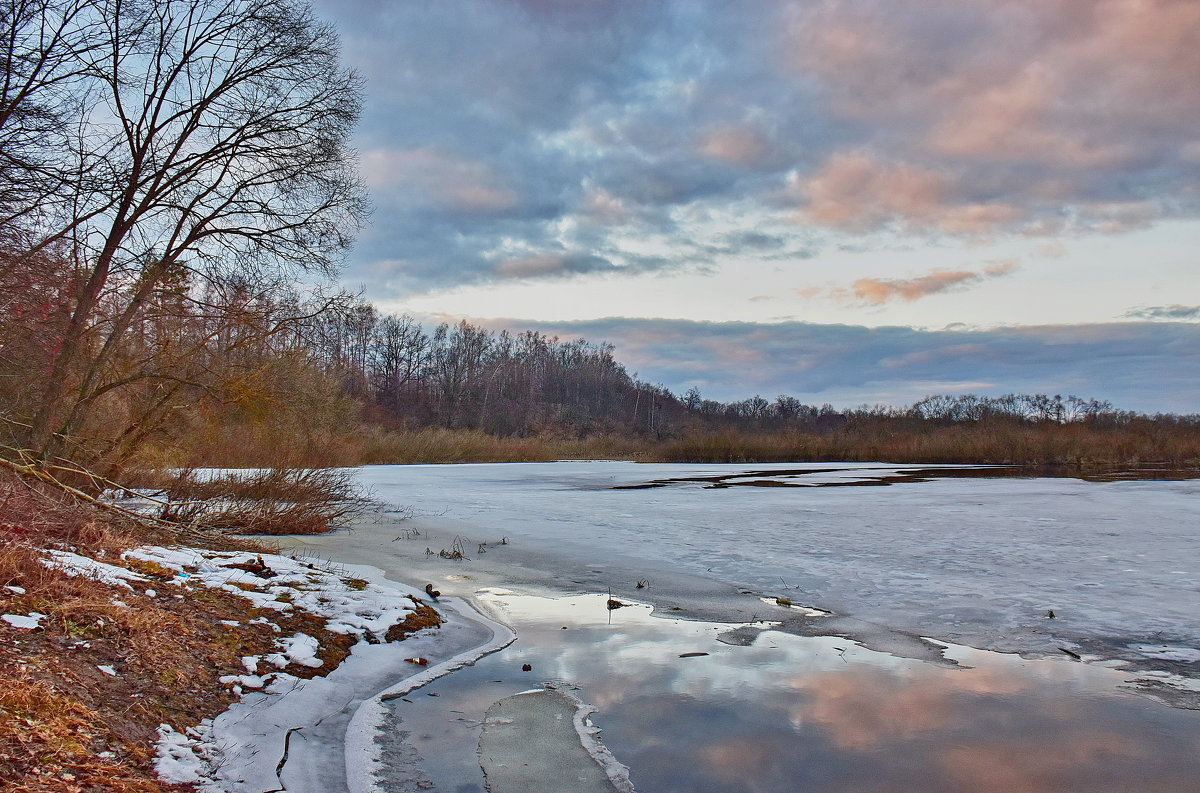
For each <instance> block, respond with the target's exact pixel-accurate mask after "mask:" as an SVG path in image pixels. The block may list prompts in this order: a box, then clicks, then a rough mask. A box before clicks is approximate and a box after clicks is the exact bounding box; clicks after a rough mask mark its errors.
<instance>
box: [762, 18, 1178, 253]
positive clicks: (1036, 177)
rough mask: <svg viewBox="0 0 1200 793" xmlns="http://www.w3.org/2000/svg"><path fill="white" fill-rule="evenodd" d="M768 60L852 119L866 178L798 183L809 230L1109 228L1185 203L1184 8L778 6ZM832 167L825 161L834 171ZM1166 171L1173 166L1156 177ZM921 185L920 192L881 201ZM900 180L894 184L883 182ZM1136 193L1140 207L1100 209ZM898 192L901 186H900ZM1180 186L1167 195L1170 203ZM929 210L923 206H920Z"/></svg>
mask: <svg viewBox="0 0 1200 793" xmlns="http://www.w3.org/2000/svg"><path fill="white" fill-rule="evenodd" d="M786 8H787V9H788V10H787V11H786V12H785V13H787V14H788V15H789V19H788V23H787V24H786V26H785V27H786V30H787V31H788V32H787V35H786V36H785V37H784V38H783V49H782V50H781V51H780V52H781V60H782V61H783V62H784V63H785V64H786V69H787V70H789V71H790V72H791V73H792V74H793V75H797V74H798V75H800V76H802V77H804V78H806V79H811V80H815V81H816V82H817V84H818V85H819V86H820V89H821V93H820V97H821V101H822V102H823V103H824V104H825V106H826V107H827V108H828V109H829V110H830V111H832V112H833V113H834V114H835V115H838V116H841V117H843V118H847V119H851V120H854V121H855V122H857V123H860V124H865V126H864V127H863V128H864V129H865V130H867V134H868V135H869V138H868V140H869V141H870V145H871V149H872V151H873V154H872V158H873V159H874V160H875V161H876V162H877V163H878V165H877V166H876V167H875V169H874V173H875V176H874V177H872V178H867V179H864V181H863V184H864V185H865V187H861V188H860V189H859V190H857V191H849V190H847V189H846V188H845V186H844V185H842V186H840V189H837V188H839V185H837V184H836V180H833V181H834V184H833V186H834V188H835V189H832V190H830V189H825V188H826V183H828V182H831V177H832V176H834V175H836V174H837V173H838V170H839V168H840V169H842V171H844V169H845V167H846V163H845V162H844V158H846V157H848V156H854V155H853V153H849V154H848V153H846V152H842V153H836V154H834V155H832V156H831V157H830V158H829V159H828V160H827V161H826V163H825V164H823V165H821V166H818V167H817V169H816V170H815V171H813V172H810V173H807V174H805V175H804V178H803V180H802V181H811V182H813V184H811V185H807V187H808V189H807V190H806V193H807V194H808V196H809V198H810V200H811V204H810V207H809V213H808V214H809V216H810V217H809V219H810V220H811V221H813V222H820V223H824V224H827V225H835V226H840V227H844V228H851V229H855V228H862V227H873V226H876V225H878V224H880V223H886V222H888V221H889V220H892V219H897V218H899V219H902V220H907V221H909V222H908V223H906V224H905V228H908V229H910V230H933V231H944V232H949V233H955V234H978V233H986V232H988V231H994V230H1000V229H1010V230H1011V229H1015V230H1020V231H1025V232H1031V233H1042V232H1044V231H1055V230H1057V229H1058V228H1061V227H1064V226H1075V227H1081V228H1089V229H1093V230H1099V231H1122V230H1125V229H1128V228H1132V227H1136V226H1137V225H1139V224H1144V223H1146V222H1149V221H1152V220H1153V219H1156V218H1158V217H1162V216H1164V215H1169V214H1171V213H1172V212H1178V211H1179V206H1180V204H1179V203H1178V201H1177V200H1176V199H1179V198H1181V197H1182V198H1187V197H1188V196H1191V198H1190V199H1188V200H1194V182H1192V183H1188V182H1186V178H1187V172H1188V171H1187V166H1188V164H1189V163H1192V164H1194V163H1195V162H1196V161H1197V160H1198V158H1200V155H1198V154H1197V151H1200V149H1198V148H1197V147H1198V146H1200V142H1198V141H1197V139H1196V137H1195V133H1194V130H1195V129H1197V128H1200V91H1197V90H1196V86H1197V85H1200V47H1198V46H1197V45H1196V42H1197V41H1200V3H1197V2H1195V1H1194V0H956V1H955V2H950V1H949V0H886V2H885V1H884V0H863V1H862V2H855V3H841V2H836V0H824V1H823V2H822V1H820V0H818V2H813V3H804V4H794V5H788V6H787V7H786ZM839 158H841V159H839ZM1174 163H1177V164H1178V165H1179V167H1177V168H1174V169H1170V168H1165V167H1164V166H1169V165H1171V164H1174ZM913 172H919V173H927V174H934V175H936V176H930V177H927V178H928V179H929V180H930V184H933V181H932V180H934V179H935V178H936V180H937V184H938V185H939V186H938V190H937V192H936V196H933V195H931V193H930V191H928V190H926V191H921V192H919V193H918V194H917V195H916V196H915V197H916V198H919V199H921V200H918V201H915V202H914V201H913V200H912V199H913V198H914V196H913V195H911V194H905V193H904V192H903V191H901V192H900V193H899V194H898V195H894V197H893V198H891V199H890V201H891V202H892V204H893V205H892V206H889V205H888V200H885V199H883V198H881V197H880V195H879V194H880V193H881V192H882V189H883V187H884V186H885V185H887V184H888V182H889V180H900V176H901V175H902V174H911V173H913ZM900 181H902V180H900ZM1131 184H1141V189H1140V191H1139V193H1138V194H1140V195H1148V196H1149V200H1148V201H1147V202H1146V203H1147V205H1148V206H1147V207H1146V208H1144V209H1139V210H1137V211H1134V212H1127V211H1114V210H1113V209H1112V208H1111V207H1109V206H1107V205H1106V202H1108V201H1111V200H1112V198H1111V196H1113V195H1121V194H1125V195H1130V194H1133V193H1132V191H1130V190H1129V188H1128V186H1129V185H1131ZM900 186H901V187H903V184H901V185H900ZM1180 191H1182V193H1181V192H1180ZM934 198H936V200H937V201H938V203H939V204H940V206H938V207H934V206H931V205H930V201H932V200H933V199H934Z"/></svg>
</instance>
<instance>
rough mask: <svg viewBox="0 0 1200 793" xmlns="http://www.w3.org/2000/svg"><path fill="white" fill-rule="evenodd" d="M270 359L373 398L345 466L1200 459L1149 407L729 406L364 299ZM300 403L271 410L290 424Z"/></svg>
mask: <svg viewBox="0 0 1200 793" xmlns="http://www.w3.org/2000/svg"><path fill="white" fill-rule="evenodd" d="M258 354H259V355H260V356H261V360H262V365H261V370H266V369H269V367H270V365H271V361H273V360H276V359H279V358H280V357H281V356H284V355H291V354H301V355H303V356H305V359H306V360H307V361H308V365H309V366H310V367H311V368H312V370H310V372H309V374H308V376H307V377H306V378H305V382H308V383H313V382H316V381H319V380H321V378H325V380H324V381H325V382H326V391H327V393H332V392H333V391H336V393H337V394H338V395H340V399H342V400H345V401H349V402H351V403H353V404H354V405H357V406H358V410H359V414H358V415H359V416H360V417H361V424H360V426H359V429H358V430H355V431H347V430H346V428H345V427H343V429H342V430H341V431H340V434H336V433H335V435H336V437H326V438H325V439H324V440H323V442H322V443H323V446H322V448H323V450H324V452H323V453H324V454H325V455H326V458H327V459H337V460H338V461H341V462H364V461H370V462H413V461H422V460H427V461H455V460H503V459H512V460H536V459H553V458H555V457H563V456H572V457H574V456H623V457H628V456H632V457H637V458H639V459H660V460H678V461H696V462H701V461H709V462H727V461H751V460H830V459H844V460H871V459H878V460H895V461H925V462H992V463H1029V464H1053V465H1075V466H1080V465H1089V464H1107V463H1133V462H1146V461H1155V462H1167V463H1172V464H1187V463H1189V462H1192V461H1196V460H1197V459H1200V416H1196V415H1190V416H1179V415H1170V414H1165V415H1155V416H1147V415H1144V414H1140V413H1136V412H1133V411H1127V410H1118V409H1115V408H1114V407H1113V406H1112V405H1111V403H1109V402H1107V401H1101V400H1096V399H1084V398H1080V397H1077V396H1074V395H1068V396H1066V397H1063V396H1061V395H1045V394H1032V395H1030V394H1008V395H1004V396H1000V397H988V396H977V395H971V394H967V395H935V396H930V397H926V398H925V399H922V400H921V401H919V402H917V403H915V404H913V405H911V406H905V407H897V406H882V405H877V406H862V407H859V408H854V409H842V410H839V409H836V408H834V407H833V406H831V405H829V404H825V405H809V404H804V403H802V402H800V401H799V400H798V399H796V398H794V397H791V396H787V395H781V396H778V397H776V398H775V399H773V400H767V399H765V398H763V397H761V396H754V397H751V398H748V399H745V400H741V401H734V402H728V403H724V402H719V401H715V400H710V399H705V398H704V397H703V396H702V394H701V393H700V392H699V391H698V390H697V389H695V388H692V389H689V390H688V391H687V392H685V393H684V394H682V395H676V394H674V393H672V392H671V391H670V390H669V389H667V388H665V387H663V386H662V385H656V384H650V383H646V382H643V381H641V380H639V379H638V378H637V377H636V376H634V375H631V374H630V373H629V372H628V371H627V370H626V368H625V367H624V366H623V365H622V364H621V363H620V362H619V361H617V360H616V359H615V357H614V351H613V348H612V347H611V346H610V345H607V344H603V343H600V344H596V343H591V342H589V341H587V340H585V339H571V340H565V341H564V340H561V339H558V338H554V337H548V336H546V335H544V334H540V333H536V332H533V331H526V332H522V333H518V334H513V333H510V332H508V331H504V330H502V331H490V330H488V329H486V328H482V327H479V326H476V325H473V324H471V323H469V322H465V321H462V322H459V323H457V324H453V325H452V324H441V325H438V326H436V327H433V328H425V327H422V326H421V325H420V324H419V323H418V322H417V321H415V320H414V319H413V318H411V317H408V316H403V315H401V316H397V315H388V314H382V313H380V312H379V311H377V310H376V309H375V308H374V307H373V306H371V305H370V304H369V303H366V302H363V301H361V300H360V301H351V302H348V303H345V304H342V305H339V306H338V307H336V308H333V309H330V310H326V311H322V312H319V313H313V314H312V315H311V316H309V317H307V318H305V319H303V320H300V321H297V322H295V323H293V324H291V325H290V326H289V327H288V328H287V330H286V331H285V332H282V333H280V334H279V335H278V336H277V337H273V338H272V339H270V340H269V341H265V342H264V345H262V346H261V347H260V348H259V353H258ZM313 370H315V371H313ZM318 373H319V374H318ZM247 404H250V403H243V404H242V408H243V409H242V410H241V412H240V418H239V419H238V420H237V421H235V422H234V423H233V424H229V423H228V419H229V418H231V414H229V413H225V414H224V420H225V421H226V424H225V425H224V426H225V430H224V432H225V435H224V436H223V437H224V438H225V439H226V440H225V442H223V443H221V444H218V445H216V446H210V447H209V448H208V449H207V451H206V452H205V455H204V461H205V462H210V463H214V462H219V461H220V460H222V459H228V458H229V456H230V455H231V454H232V453H233V449H234V448H235V447H236V446H237V445H238V443H241V444H242V445H244V443H245V438H247V437H253V435H254V432H255V430H254V427H253V426H249V425H247V423H246V420H247V419H248V418H252V416H250V415H247V414H246V412H245V410H244V407H245V406H246V405H247ZM275 404H276V405H278V402H276V403H275ZM259 412H260V413H264V411H259ZM286 412H287V411H286V410H285V409H282V408H279V409H276V410H274V411H265V413H266V414H269V415H272V416H274V420H276V421H278V420H279V417H280V416H282V415H284V414H286ZM306 414H308V415H311V414H312V408H311V407H309V408H307V409H306ZM251 424H253V422H251ZM259 426H261V421H260V424H259ZM309 426H310V429H311V428H313V427H317V426H320V422H310V424H309ZM231 427H232V428H234V429H232V430H231V429H230V428H231ZM221 433H222V430H221V429H220V428H217V429H215V431H214V430H210V431H209V432H208V433H207V434H208V436H209V437H217V436H221ZM271 445H273V446H274V447H275V448H280V446H281V445H286V444H284V443H282V442H281V441H278V440H276V441H275V442H273V443H272V444H271Z"/></svg>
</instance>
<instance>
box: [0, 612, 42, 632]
mask: <svg viewBox="0 0 1200 793" xmlns="http://www.w3.org/2000/svg"><path fill="white" fill-rule="evenodd" d="M45 618H46V615H45V614H41V613H39V612H36V611H31V612H29V614H27V615H25V614H4V615H0V620H4V621H5V622H7V623H8V624H9V625H11V626H13V627H14V628H23V629H24V630H33V629H34V628H40V627H41V626H42V620H43V619H45Z"/></svg>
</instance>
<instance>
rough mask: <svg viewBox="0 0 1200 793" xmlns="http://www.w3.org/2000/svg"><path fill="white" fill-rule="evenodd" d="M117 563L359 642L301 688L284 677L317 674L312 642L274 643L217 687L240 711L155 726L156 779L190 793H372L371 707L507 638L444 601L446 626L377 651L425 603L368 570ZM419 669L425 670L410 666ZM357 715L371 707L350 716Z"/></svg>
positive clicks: (217, 558) (298, 564)
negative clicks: (158, 572)
mask: <svg viewBox="0 0 1200 793" xmlns="http://www.w3.org/2000/svg"><path fill="white" fill-rule="evenodd" d="M126 555H127V557H128V558H131V559H136V560H141V561H142V562H147V563H152V564H156V565H161V566H162V567H163V568H166V569H169V570H172V571H174V572H175V579H173V580H174V581H176V582H178V581H186V582H189V584H191V585H201V586H211V587H217V588H221V589H225V590H227V591H231V592H234V591H235V592H237V593H238V594H240V595H242V596H244V597H247V598H249V599H251V600H252V601H253V602H254V604H255V605H256V606H257V607H259V608H261V609H265V610H274V611H279V612H284V611H290V610H293V609H301V610H305V611H309V612H311V613H313V614H317V615H319V616H322V617H325V618H326V619H327V620H328V623H327V624H328V628H329V629H330V630H332V631H334V632H341V633H346V634H351V635H354V636H356V637H358V638H360V639H362V641H360V642H359V643H358V644H356V645H354V647H353V648H352V650H351V654H350V656H349V657H348V658H347V659H346V660H345V661H344V662H343V663H342V664H341V665H340V666H338V667H337V668H336V669H334V670H332V672H330V673H329V674H328V675H327V676H325V677H313V678H310V679H303V678H299V677H296V676H294V675H291V674H288V673H287V672H285V671H282V669H283V668H284V667H286V666H288V665H289V664H291V663H296V664H300V665H301V666H306V667H319V666H321V664H322V662H321V659H319V658H317V657H316V653H315V650H316V640H315V639H313V638H312V637H309V636H306V635H305V634H296V635H293V636H284V635H281V636H280V638H279V649H278V652H277V653H275V654H272V655H267V656H265V657H247V658H244V659H243V662H244V664H245V666H246V672H247V674H245V675H238V676H230V677H228V678H227V679H223V682H225V683H226V684H228V685H231V686H233V687H234V689H235V691H236V692H238V693H239V694H241V701H240V702H239V703H237V704H235V705H234V706H233V707H231V708H230V709H229V710H227V711H225V712H224V713H222V714H220V715H219V716H217V717H216V718H214V719H210V720H205V722H204V723H202V724H200V725H195V726H194V727H192V728H190V729H188V730H186V731H185V732H183V733H180V732H178V731H175V730H173V729H171V728H169V727H166V726H165V725H164V728H163V729H162V730H160V736H161V738H160V742H159V759H158V762H157V769H158V771H159V774H160V776H161V777H162V778H163V779H164V780H167V781H171V782H194V783H197V784H199V785H200V786H201V789H202V790H205V791H225V792H227V793H241V792H242V791H245V792H246V793H249V792H250V791H253V792H254V793H261V791H263V790H273V789H286V790H288V791H290V792H292V793H304V792H305V791H312V793H333V792H334V791H343V790H345V791H360V790H367V789H370V778H369V774H364V772H363V771H364V768H365V767H366V766H364V765H363V764H362V763H361V762H360V761H361V760H362V759H364V758H366V759H369V758H370V756H371V753H372V751H373V749H372V747H373V736H374V730H375V729H376V722H375V721H374V720H373V715H374V714H376V713H377V712H378V696H379V695H381V694H384V693H387V692H388V691H396V690H405V691H407V690H410V689H411V688H415V687H417V686H419V685H422V684H424V683H425V682H428V681H430V680H433V679H435V678H436V677H438V676H440V675H442V674H446V673H447V672H449V671H452V670H453V669H456V668H459V667H461V666H462V665H463V664H467V663H471V662H472V661H474V660H475V659H476V658H478V657H480V655H482V654H484V653H486V652H490V651H493V650H495V649H497V648H499V647H501V646H504V645H505V644H507V643H508V642H510V641H512V638H513V637H512V634H511V633H510V632H508V631H507V629H505V628H503V627H502V626H500V625H498V624H496V623H493V622H492V621H490V620H487V619H486V618H483V617H480V616H478V615H475V614H474V612H473V611H471V609H470V608H469V607H467V606H465V605H464V604H463V603H461V602H459V601H457V600H455V599H449V600H443V601H441V602H439V603H438V604H437V606H438V608H439V611H440V612H441V615H442V617H443V619H444V620H445V621H444V622H443V624H442V625H441V626H440V627H439V628H438V629H436V630H430V631H422V632H420V633H417V634H415V635H412V636H410V637H408V638H407V639H405V640H404V641H402V642H386V641H383V637H384V634H386V633H387V631H388V629H389V628H390V627H391V626H393V625H395V624H397V622H400V621H402V620H403V618H404V616H405V615H407V614H409V613H411V612H412V611H413V609H414V605H415V604H416V603H418V602H420V601H421V600H422V599H425V598H426V595H425V593H424V592H422V591H420V590H418V589H415V588H411V587H408V586H406V585H403V584H398V583H395V582H393V581H389V580H387V579H386V578H385V577H384V576H383V575H382V573H381V572H380V571H379V570H377V569H375V568H371V567H368V566H348V567H342V566H335V565H331V564H329V563H327V562H321V561H319V560H308V559H304V558H298V559H293V558H289V557H286V556H280V555H273V554H263V555H261V556H257V557H255V556H253V555H251V558H252V559H253V561H252V562H251V563H250V564H251V566H257V565H261V566H262V567H263V568H265V569H267V570H269V571H271V573H272V575H270V576H269V577H266V578H260V577H259V576H258V575H256V574H254V573H253V572H246V571H241V570H238V569H232V570H231V569H230V568H228V567H226V566H225V565H227V564H230V563H235V564H236V563H237V561H235V560H239V559H245V558H246V557H247V554H245V553H240V554H239V553H222V552H213V551H201V550H197V549H192V548H161V547H145V548H139V549H136V550H134V551H130V552H129V553H128V554H126ZM268 619H269V618H268ZM417 657H420V658H422V659H427V661H428V663H429V664H431V665H430V666H428V667H423V666H419V665H417V664H414V663H413V662H412V660H410V659H414V658H417ZM272 668H274V670H273V671H268V670H272ZM398 681H402V682H398ZM364 703H370V707H367V708H364V709H362V710H361V712H360V708H361V706H363V704H364ZM347 758H349V759H350V762H347ZM348 774H349V775H350V776H351V777H352V779H350V781H349V782H348V778H347V777H348Z"/></svg>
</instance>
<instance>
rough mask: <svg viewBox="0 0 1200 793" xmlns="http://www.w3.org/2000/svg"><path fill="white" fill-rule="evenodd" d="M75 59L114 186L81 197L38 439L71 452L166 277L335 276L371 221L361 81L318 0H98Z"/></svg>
mask: <svg viewBox="0 0 1200 793" xmlns="http://www.w3.org/2000/svg"><path fill="white" fill-rule="evenodd" d="M81 13H84V14H86V15H87V20H88V21H87V26H88V30H89V32H90V34H91V35H93V36H99V43H98V44H97V43H96V42H95V41H92V42H91V43H90V44H89V46H88V47H87V48H84V49H81V50H80V51H78V52H77V53H76V57H77V59H78V61H79V62H80V63H81V64H82V67H81V68H80V69H79V70H77V71H78V73H80V74H83V75H86V78H85V79H84V84H83V85H81V86H78V87H77V88H76V91H75V94H74V95H75V97H76V98H77V99H78V100H79V113H78V115H77V120H78V123H79V125H80V126H81V128H82V130H83V132H82V133H81V136H80V138H81V139H82V140H87V141H90V142H91V144H90V145H91V148H92V150H93V151H103V152H106V155H105V158H104V162H105V165H106V167H107V169H108V173H107V174H105V175H104V177H105V178H103V180H101V182H100V187H104V186H107V192H102V193H101V194H100V195H99V196H95V195H92V194H88V195H85V196H83V197H81V198H80V204H81V205H86V206H88V207H90V209H88V210H87V211H86V212H84V213H83V214H82V215H80V216H78V217H76V218H74V221H73V222H74V225H73V226H72V227H71V232H70V240H71V244H72V247H71V256H72V259H73V264H74V266H75V268H76V269H77V271H78V275H77V281H76V282H77V283H78V284H79V286H78V288H77V289H76V290H75V291H74V293H73V294H72V301H73V310H72V311H71V314H70V317H69V321H68V322H67V324H66V328H65V330H64V331H63V333H62V336H61V339H60V340H58V343H57V353H56V354H55V356H54V358H53V360H52V362H51V363H50V366H49V371H48V376H47V378H46V382H45V385H44V388H43V390H42V394H41V398H40V402H39V408H38V410H37V411H36V413H35V414H34V415H33V417H32V421H31V428H30V430H29V433H28V438H27V444H28V446H29V447H30V448H32V449H34V450H35V451H36V452H37V453H38V454H39V455H40V456H42V457H48V456H52V455H54V454H57V453H58V452H59V451H60V450H61V449H62V446H63V443H64V441H65V440H66V439H67V438H69V437H71V436H72V435H73V434H74V433H75V432H76V431H77V430H78V429H79V428H80V427H81V426H82V424H83V423H84V422H85V420H86V419H87V417H88V416H89V414H90V413H91V411H92V410H93V409H94V407H95V403H96V399H97V397H98V396H99V395H100V394H103V393H105V392H107V391H108V390H110V389H111V387H112V384H113V382H114V379H113V378H114V376H116V373H114V371H113V364H114V362H115V361H116V360H117V359H118V358H119V357H120V351H121V347H122V345H123V344H124V343H125V342H126V340H127V337H128V335H129V333H130V331H131V329H132V328H133V327H134V326H135V325H136V324H137V322H138V320H139V317H140V316H141V315H142V314H143V313H144V312H145V311H146V310H147V308H148V306H149V305H150V303H151V301H152V299H153V298H154V296H155V295H156V293H157V292H158V291H159V290H160V289H161V288H162V287H163V285H164V284H167V283H169V282H171V281H172V280H173V279H177V278H179V277H180V274H181V273H185V274H186V280H187V281H188V282H189V283H190V284H192V285H193V286H194V287H196V288H199V287H201V286H202V285H203V284H204V283H205V282H212V281H219V280H222V279H224V278H226V277H228V276H230V275H231V274H238V273H241V274H245V275H246V276H247V277H250V278H251V279H252V280H253V279H256V278H260V277H261V276H262V274H264V273H286V274H298V273H301V272H313V273H316V274H319V275H325V276H327V275H331V274H332V273H333V272H334V271H335V269H336V266H337V264H338V261H339V255H340V253H341V251H342V250H344V248H345V247H346V246H347V245H348V244H349V242H350V240H351V234H352V233H353V232H354V231H355V230H356V229H357V227H358V225H359V224H360V223H361V221H362V219H363V217H364V214H365V194H364V191H363V189H362V186H361V184H360V182H359V180H358V177H357V175H356V173H355V170H354V168H353V165H352V157H351V154H350V152H349V151H348V149H347V147H346V143H347V139H348V136H349V134H350V131H351V128H352V125H353V123H354V122H355V120H356V119H357V115H358V112H359V106H360V101H359V80H358V78H357V77H356V76H355V75H354V74H352V73H350V72H348V71H347V70H345V69H343V68H342V67H341V66H340V63H339V50H338V41H337V37H336V35H335V33H334V32H333V30H332V29H331V28H329V27H328V26H326V25H323V24H321V23H319V22H318V21H317V20H316V19H315V18H314V16H313V14H312V11H311V9H310V8H309V7H308V6H307V4H305V3H302V2H295V1H290V0H156V2H126V1H125V0H95V2H92V3H90V4H88V6H87V8H86V9H84V10H83V11H82V12H81Z"/></svg>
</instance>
